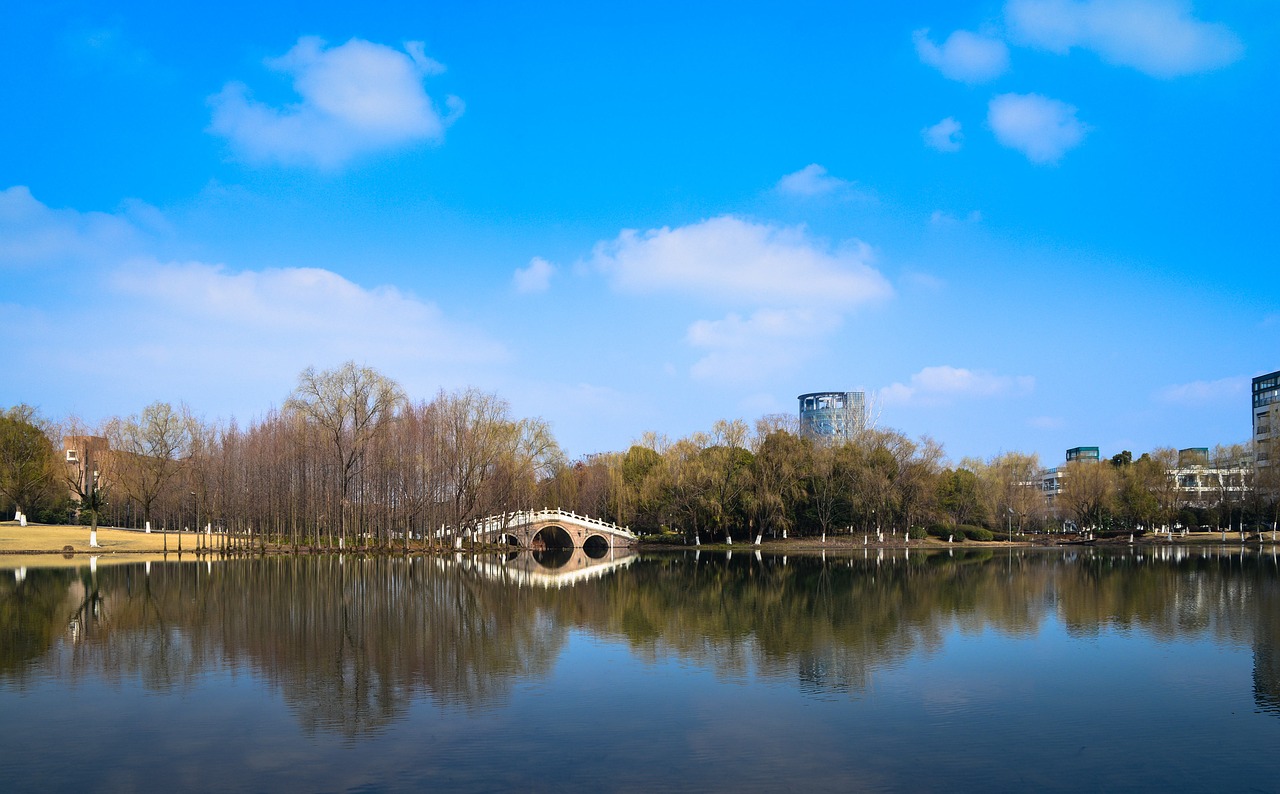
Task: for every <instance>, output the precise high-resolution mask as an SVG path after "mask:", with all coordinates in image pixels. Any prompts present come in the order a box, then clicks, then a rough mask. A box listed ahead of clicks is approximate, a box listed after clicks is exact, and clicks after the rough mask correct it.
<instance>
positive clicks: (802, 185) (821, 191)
mask: <svg viewBox="0 0 1280 794" xmlns="http://www.w3.org/2000/svg"><path fill="white" fill-rule="evenodd" d="M852 184H853V183H851V182H849V181H847V180H844V179H840V178H839V177H834V176H831V175H830V174H828V173H827V169H826V168H824V167H822V166H820V165H818V164H817V163H810V164H809V165H806V166H805V167H804V168H801V169H800V170H799V171H796V172H794V173H791V174H787V175H786V176H784V177H782V178H781V179H779V180H778V184H777V186H776V188H775V189H776V190H777V191H778V192H779V193H781V194H783V195H785V196H800V197H805V198H808V197H812V196H827V195H831V194H832V193H837V192H839V191H842V190H846V189H848V188H850V187H852Z"/></svg>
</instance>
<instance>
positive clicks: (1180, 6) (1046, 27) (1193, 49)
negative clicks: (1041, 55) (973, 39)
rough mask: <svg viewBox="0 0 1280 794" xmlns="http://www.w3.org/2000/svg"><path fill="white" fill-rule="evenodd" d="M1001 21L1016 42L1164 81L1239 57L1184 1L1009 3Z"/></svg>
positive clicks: (1223, 34) (1236, 46)
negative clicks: (1084, 54)
mask: <svg viewBox="0 0 1280 794" xmlns="http://www.w3.org/2000/svg"><path fill="white" fill-rule="evenodd" d="M1004 14H1005V20H1006V22H1007V23H1008V27H1009V29H1010V31H1011V33H1012V36H1013V39H1014V40H1015V41H1017V42H1019V43H1022V44H1027V45H1030V46H1033V47H1038V48H1041V49H1045V50H1049V51H1050V52H1056V53H1063V54H1065V53H1067V52H1068V51H1070V50H1071V49H1072V48H1074V47H1079V48H1081V49H1086V50H1091V51H1093V52H1096V53H1097V54H1098V55H1099V56H1100V57H1101V58H1102V59H1103V60H1104V61H1107V62H1108V63H1112V64H1116V65H1118V66H1129V67H1132V68H1134V69H1137V70H1138V71H1140V72H1144V73H1146V74H1148V75H1151V76H1153V77H1161V78H1169V77H1179V76H1182V75H1188V74H1196V73H1198V72H1204V71H1209V70H1211V69H1217V68H1219V67H1222V66H1226V65H1228V64H1231V63H1234V62H1235V61H1237V60H1239V59H1240V57H1241V56H1242V55H1243V53H1244V46H1243V45H1242V44H1241V43H1240V39H1239V38H1238V37H1237V36H1236V35H1235V33H1233V32H1232V31H1231V30H1230V29H1229V28H1227V27H1226V26H1225V25H1220V24H1217V23H1212V22H1203V21H1201V20H1199V19H1196V18H1195V17H1194V16H1193V15H1192V13H1191V8H1190V4H1189V3H1187V2H1184V0H1009V2H1008V3H1007V4H1006V5H1005V11H1004Z"/></svg>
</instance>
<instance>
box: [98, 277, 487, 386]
mask: <svg viewBox="0 0 1280 794" xmlns="http://www.w3.org/2000/svg"><path fill="white" fill-rule="evenodd" d="M108 287H109V289H110V290H111V291H112V292H113V293H115V294H116V295H117V296H119V298H120V299H121V301H122V302H123V303H124V304H129V303H132V302H134V301H137V302H138V303H137V304H136V305H142V306H146V307H147V310H146V312H145V316H146V319H147V322H148V323H155V324H157V326H158V327H163V328H166V329H168V332H167V334H166V337H165V344H164V348H165V350H166V352H165V353H164V356H165V357H166V358H172V357H174V356H184V357H185V356H195V357H197V359H198V360H199V361H200V362H201V364H202V366H209V365H211V364H212V363H213V362H218V363H221V364H222V365H224V366H226V367H230V368H232V369H231V370H228V371H241V372H242V370H239V365H237V364H235V362H236V361H242V360H245V359H248V360H256V361H258V362H261V363H262V364H264V365H266V366H288V365H290V364H292V366H294V367H295V368H300V367H299V365H298V363H297V362H304V363H303V366H305V363H310V362H312V361H315V360H327V359H335V360H344V359H347V358H352V357H356V358H363V357H366V356H368V355H369V352H370V351H377V355H378V356H379V357H380V358H381V359H383V360H385V361H387V362H395V363H396V364H398V365H402V366H405V367H407V366H409V365H421V364H427V363H442V362H451V363H457V362H468V361H473V360H476V359H488V360H493V359H494V358H495V357H496V356H499V355H500V350H499V348H498V347H497V346H496V345H494V344H493V343H491V342H488V341H487V340H485V339H484V337H483V336H480V335H475V334H473V333H472V332H470V331H469V330H468V329H463V328H459V327H455V326H453V325H452V324H451V323H449V322H447V321H446V320H445V319H444V317H443V315H442V313H441V312H440V310H439V309H438V308H437V307H436V306H434V305H433V304H430V303H424V302H423V301H420V300H418V299H416V298H414V297H412V296H409V295H405V294H404V293H402V292H400V291H399V290H397V289H395V288H394V287H386V286H384V287H374V288H366V287H362V286H360V285H358V284H355V283H353V282H351V281H349V280H347V279H346V278H343V277H342V276H340V275H338V274H337V273H334V272H332V271H329V270H322V269H320V268H279V269H268V270H262V271H241V272H233V271H231V270H229V269H227V268H225V267H223V266H220V265H208V264H203V263H199V262H189V263H164V264H162V263H156V262H139V263H134V264H133V265H130V266H127V267H125V268H122V269H120V270H118V271H117V272H115V273H114V274H113V275H112V276H111V278H110V279H109V280H108ZM126 325H127V324H126ZM264 339H269V340H271V344H270V345H263V344H261V342H262V340H264Z"/></svg>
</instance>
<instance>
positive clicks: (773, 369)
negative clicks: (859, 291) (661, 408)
mask: <svg viewBox="0 0 1280 794" xmlns="http://www.w3.org/2000/svg"><path fill="white" fill-rule="evenodd" d="M839 325H840V318H839V315H837V314H835V313H832V312H822V311H809V310H805V309H761V310H759V311H756V312H754V313H752V314H751V315H749V316H747V317H743V316H741V315H738V314H730V315H728V316H726V317H725V318H724V319H721V320H699V321H697V322H695V323H693V324H692V325H691V326H689V331H688V334H687V335H686V341H688V343H689V344H690V345H691V346H693V347H694V348H697V349H700V350H703V351H705V353H704V354H703V356H702V358H700V359H699V360H698V361H697V362H696V363H695V364H694V365H693V367H692V368H691V370H690V374H691V375H692V376H693V377H695V378H698V379H701V380H713V381H717V382H721V383H750V382H753V381H759V380H762V379H769V378H773V377H776V376H778V375H779V374H782V373H786V372H792V371H794V370H795V369H796V368H797V367H798V366H799V365H800V364H802V363H803V362H805V361H806V360H808V358H810V357H811V356H812V355H813V354H814V352H815V347H814V345H813V344H812V342H813V340H815V339H822V338H825V337H826V336H828V335H829V334H831V333H832V332H833V331H835V330H836V329H837V328H838V327H839Z"/></svg>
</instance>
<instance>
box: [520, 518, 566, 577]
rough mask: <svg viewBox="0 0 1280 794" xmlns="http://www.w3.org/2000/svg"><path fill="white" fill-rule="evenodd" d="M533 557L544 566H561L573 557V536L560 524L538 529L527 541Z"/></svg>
mask: <svg viewBox="0 0 1280 794" xmlns="http://www.w3.org/2000/svg"><path fill="white" fill-rule="evenodd" d="M529 548H530V549H532V550H533V558H534V559H535V560H537V562H538V564H539V565H542V566H543V567H545V568H563V567H564V566H565V565H566V564H567V563H568V562H569V560H570V559H571V558H572V557H573V538H572V537H571V536H570V535H569V532H568V531H567V530H566V529H565V528H564V527H561V526H556V525H555V524H550V525H548V526H545V527H543V528H542V529H540V530H538V532H537V534H535V535H534V536H533V539H532V540H531V541H530V542H529Z"/></svg>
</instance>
